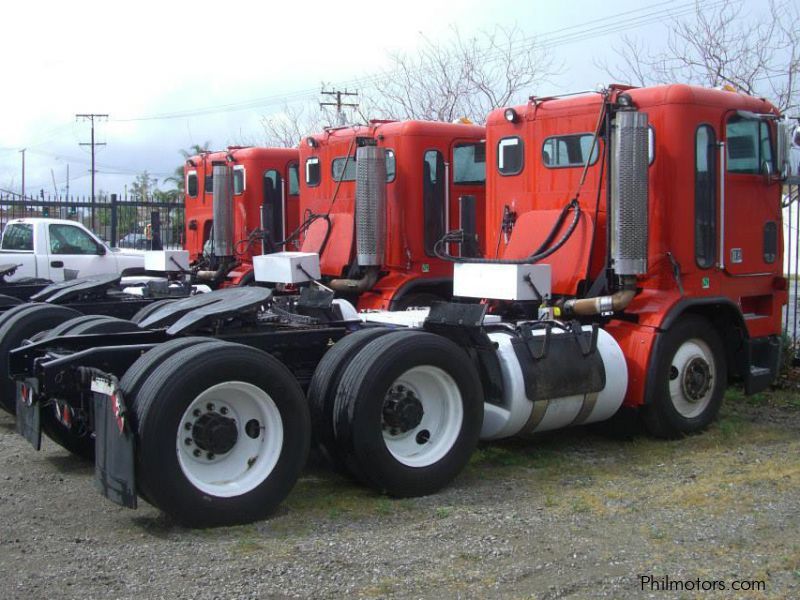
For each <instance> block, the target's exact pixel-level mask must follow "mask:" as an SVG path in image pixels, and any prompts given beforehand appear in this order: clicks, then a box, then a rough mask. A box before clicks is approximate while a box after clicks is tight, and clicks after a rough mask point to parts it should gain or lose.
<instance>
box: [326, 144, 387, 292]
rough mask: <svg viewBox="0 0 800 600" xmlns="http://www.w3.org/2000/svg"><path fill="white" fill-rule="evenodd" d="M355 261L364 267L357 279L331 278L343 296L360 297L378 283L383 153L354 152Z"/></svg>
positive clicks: (383, 207) (383, 224) (382, 237)
mask: <svg viewBox="0 0 800 600" xmlns="http://www.w3.org/2000/svg"><path fill="white" fill-rule="evenodd" d="M355 229H356V260H357V262H358V265H359V266H361V267H366V269H365V271H366V272H365V274H364V276H363V277H361V278H360V279H334V280H332V281H331V282H330V283H329V284H328V285H329V287H330V288H331V289H332V290H334V291H336V292H340V293H343V294H362V293H364V292H366V291H369V290H371V289H372V287H373V286H374V285H375V283H376V282H377V281H378V271H379V270H380V267H381V265H382V264H383V263H384V243H385V239H386V150H385V149H384V148H379V147H378V146H361V147H359V148H358V149H357V150H356V212H355Z"/></svg>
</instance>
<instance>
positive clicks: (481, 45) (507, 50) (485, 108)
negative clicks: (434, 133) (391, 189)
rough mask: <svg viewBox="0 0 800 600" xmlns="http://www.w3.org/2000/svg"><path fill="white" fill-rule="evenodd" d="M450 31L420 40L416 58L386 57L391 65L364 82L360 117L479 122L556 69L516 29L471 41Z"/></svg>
mask: <svg viewBox="0 0 800 600" xmlns="http://www.w3.org/2000/svg"><path fill="white" fill-rule="evenodd" d="M452 32H453V35H452V37H451V38H450V40H449V41H445V42H438V41H434V40H431V39H429V38H423V43H422V45H421V47H420V48H419V50H418V51H417V53H416V54H413V55H412V54H405V53H395V54H391V55H390V56H389V60H390V67H389V68H388V69H386V70H384V71H383V72H381V73H378V74H377V75H375V76H373V77H371V78H369V79H368V80H367V84H368V86H369V87H367V90H366V92H365V93H363V94H362V102H361V107H360V114H361V116H362V117H363V118H364V119H365V120H366V118H368V117H370V118H390V119H426V120H433V121H453V120H454V119H458V118H460V117H467V118H469V119H470V120H472V121H474V122H479V123H480V122H483V120H484V119H485V118H486V115H487V114H488V113H489V111H490V110H492V109H494V108H497V107H499V106H506V105H508V104H510V103H512V102H516V101H520V100H522V99H524V98H526V97H527V96H529V95H530V94H531V92H532V89H531V88H532V87H533V86H535V85H538V84H541V83H542V82H545V81H547V78H548V77H549V76H550V75H552V74H553V73H554V71H555V69H554V62H553V59H552V57H551V56H550V55H549V54H548V53H547V52H546V51H545V50H544V49H542V48H541V47H540V46H538V45H537V44H536V40H535V39H534V38H526V37H524V36H523V34H522V32H521V31H520V30H519V29H518V28H517V27H513V28H510V29H505V28H503V27H496V28H495V29H494V30H492V31H484V32H481V33H479V34H478V35H476V36H472V37H464V36H463V35H462V34H461V33H460V32H459V30H458V29H457V28H455V27H453V29H452Z"/></svg>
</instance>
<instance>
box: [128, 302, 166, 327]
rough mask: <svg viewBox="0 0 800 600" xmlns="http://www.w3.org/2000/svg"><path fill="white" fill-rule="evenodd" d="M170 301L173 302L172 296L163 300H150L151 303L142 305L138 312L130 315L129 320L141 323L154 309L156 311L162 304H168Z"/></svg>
mask: <svg viewBox="0 0 800 600" xmlns="http://www.w3.org/2000/svg"><path fill="white" fill-rule="evenodd" d="M170 302H175V299H173V298H165V299H163V300H156V301H155V302H152V303H150V304H148V305H147V306H143V307H142V308H140V309H139V310H138V312H137V313H136V314H135V315H133V316H132V317H131V321H133V322H134V323H137V324H138V323H141V322H142V321H144V320H145V319H146V318H147V317H149V316H150V315H152V314H153V313H154V312H155V311H157V310H158V309H159V308H161V307H162V306H164V305H166V304H169V303H170Z"/></svg>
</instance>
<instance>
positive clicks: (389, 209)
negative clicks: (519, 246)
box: [300, 121, 486, 310]
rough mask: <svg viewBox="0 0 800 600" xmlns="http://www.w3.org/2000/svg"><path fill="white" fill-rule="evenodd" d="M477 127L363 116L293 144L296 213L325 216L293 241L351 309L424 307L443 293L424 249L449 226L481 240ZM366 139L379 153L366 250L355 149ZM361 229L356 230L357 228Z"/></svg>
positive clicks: (481, 162)
mask: <svg viewBox="0 0 800 600" xmlns="http://www.w3.org/2000/svg"><path fill="white" fill-rule="evenodd" d="M484 135H485V130H484V128H483V127H480V126H477V125H472V124H461V123H435V122H426V121H372V122H371V123H370V124H369V125H367V126H356V127H342V128H338V129H330V130H327V131H325V132H324V133H321V134H316V135H311V136H308V137H306V138H304V139H303V140H302V142H301V144H300V163H301V165H302V170H303V177H302V179H301V183H300V198H301V200H300V205H301V207H302V210H303V213H304V214H313V215H326V218H325V219H317V220H316V221H315V222H314V223H312V224H311V226H310V227H309V229H308V231H307V233H306V235H305V237H304V239H303V244H302V250H303V251H308V252H316V253H318V254H319V255H320V270H321V274H322V276H323V280H324V281H325V284H326V285H328V286H330V287H331V288H333V289H334V290H335V291H336V292H338V293H340V294H342V295H345V296H347V297H349V298H351V299H352V300H353V303H354V304H356V305H357V306H358V308H360V309H383V310H390V309H391V310H398V309H404V308H407V307H409V306H429V305H430V304H431V302H432V301H436V300H444V299H448V298H450V297H451V295H452V277H453V268H452V265H450V264H448V263H446V262H444V261H442V260H440V259H438V258H437V257H436V255H435V254H434V251H433V247H434V245H435V243H436V242H437V241H438V240H439V239H440V238H441V237H442V236H443V235H444V234H445V232H446V231H448V230H449V229H452V228H458V227H462V226H466V227H467V228H468V229H470V230H471V233H472V236H473V237H472V239H471V240H470V243H468V244H466V245H465V246H464V248H463V249H462V250H463V251H465V252H468V253H470V254H477V253H478V252H479V251H480V247H482V245H483V240H484V231H483V226H482V223H483V212H484V179H485V167H486V157H485V145H484V140H483V138H484ZM362 147H375V148H377V149H379V151H380V152H382V153H383V155H384V156H385V165H386V169H385V170H386V185H385V191H384V192H385V196H386V197H385V203H384V206H385V210H383V209H382V210H383V212H382V214H381V215H380V217H379V220H380V221H381V222H380V223H378V224H377V231H376V232H375V235H377V236H378V237H379V238H380V241H381V243H380V244H379V247H378V248H377V254H376V256H373V257H372V260H370V261H368V262H369V263H370V264H363V263H364V260H363V256H362V257H361V260H360V261H359V252H358V251H357V248H356V246H357V239H356V238H357V233H358V232H357V221H358V217H357V214H356V213H357V212H358V208H357V207H356V204H357V202H356V196H357V189H358V186H359V182H357V181H356V170H357V165H356V162H357V161H356V154H357V151H358V150H359V148H362ZM361 233H362V234H363V233H364V232H361Z"/></svg>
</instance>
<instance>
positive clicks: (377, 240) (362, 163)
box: [355, 146, 386, 267]
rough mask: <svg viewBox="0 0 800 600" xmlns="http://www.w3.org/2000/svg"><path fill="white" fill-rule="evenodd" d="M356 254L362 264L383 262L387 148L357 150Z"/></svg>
mask: <svg viewBox="0 0 800 600" xmlns="http://www.w3.org/2000/svg"><path fill="white" fill-rule="evenodd" d="M355 221H356V255H357V259H358V264H359V266H362V267H372V266H379V265H382V264H383V262H384V256H383V255H384V245H385V239H386V150H385V149H384V148H379V147H377V146H361V147H360V148H358V149H357V150H356V214H355Z"/></svg>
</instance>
